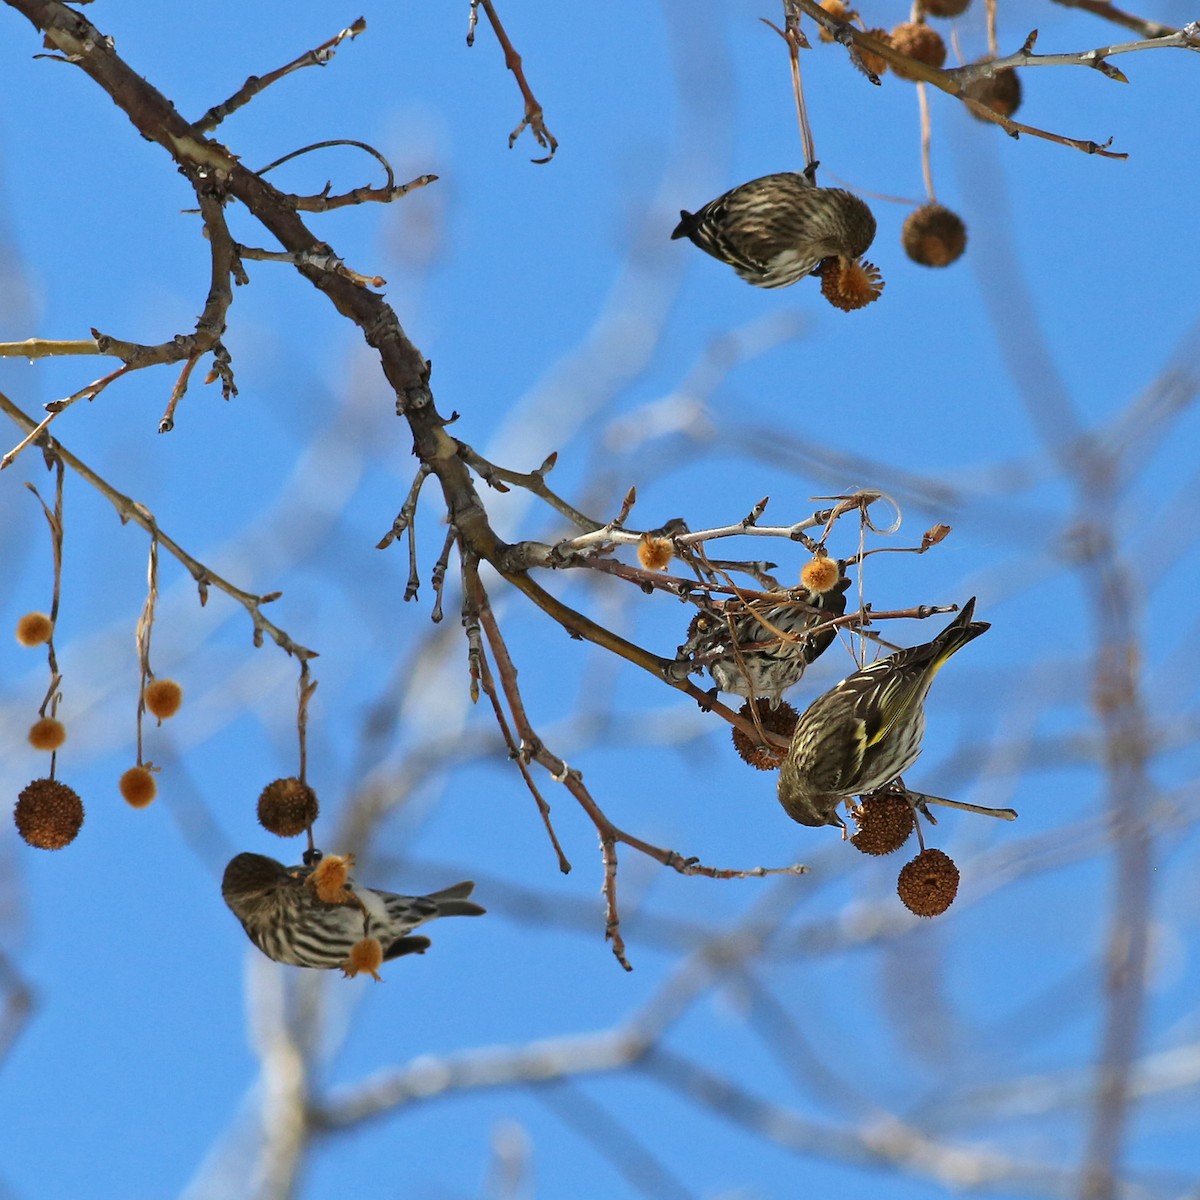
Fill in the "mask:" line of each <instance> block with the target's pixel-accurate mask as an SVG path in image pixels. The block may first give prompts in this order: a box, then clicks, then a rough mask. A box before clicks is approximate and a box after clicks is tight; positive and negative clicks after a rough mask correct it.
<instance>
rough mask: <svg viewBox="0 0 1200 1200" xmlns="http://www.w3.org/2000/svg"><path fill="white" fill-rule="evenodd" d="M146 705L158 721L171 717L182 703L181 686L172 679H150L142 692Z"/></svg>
mask: <svg viewBox="0 0 1200 1200" xmlns="http://www.w3.org/2000/svg"><path fill="white" fill-rule="evenodd" d="M142 695H143V696H144V697H145V700H146V707H147V708H148V709H149V710H150V712H151V713H153V714H154V716H156V717H157V718H158V719H159V720H160V721H165V720H166V719H167V718H168V717H173V716H174V715H175V714H176V713H177V712H178V711H179V706H180V705H181V704H182V703H183V688H181V687H180V686H179V684H177V683H176V682H175V680H173V679H152V680H151V681H150V682H149V683H148V684H146V690H145V692H143V693H142Z"/></svg>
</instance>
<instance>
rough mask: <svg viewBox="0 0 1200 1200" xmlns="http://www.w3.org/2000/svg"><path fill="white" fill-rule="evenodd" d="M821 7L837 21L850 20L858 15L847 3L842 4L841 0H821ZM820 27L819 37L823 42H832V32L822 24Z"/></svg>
mask: <svg viewBox="0 0 1200 1200" xmlns="http://www.w3.org/2000/svg"><path fill="white" fill-rule="evenodd" d="M821 7H822V8H823V9H824V10H825V11H826V12H827V13H828V14H829V15H830V16H831V17H836V18H837V19H838V20H839V21H852V20H854V18H855V17H857V16H858V13H856V12H855V11H854V9H852V8H850V7H849V6H848V5H846V4H843V3H842V0H821ZM818 28H819V29H820V38H821V41H823V42H832V41H833V34H832V33H830V32H829V30H828V29H826V28H825V26H824V25H821V26H819V27H818Z"/></svg>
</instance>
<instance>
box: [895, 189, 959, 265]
mask: <svg viewBox="0 0 1200 1200" xmlns="http://www.w3.org/2000/svg"><path fill="white" fill-rule="evenodd" d="M900 242H901V245H903V247H904V253H905V254H907V255H908V257H909V258H911V259H912V260H913V262H915V263H920V264H921V266H923V267H948V266H949V265H950V264H951V263H952V262H954V261H955V260H956V259H959V258H961V257H962V253H963V251H964V250H965V249H966V248H967V227H966V225H964V224H963V221H962V218H961V217H960V216H958V215H957V213H953V212H951V211H950V209H948V208H945V207H944V206H942V205H941V204H933V203H930V204H923V205H922V206H921V207H920V208H918V209H915V210H914V211H913V212H911V213H909V214H908V216H907V217H906V218H905V219H904V225H903V226H902V227H901V229H900Z"/></svg>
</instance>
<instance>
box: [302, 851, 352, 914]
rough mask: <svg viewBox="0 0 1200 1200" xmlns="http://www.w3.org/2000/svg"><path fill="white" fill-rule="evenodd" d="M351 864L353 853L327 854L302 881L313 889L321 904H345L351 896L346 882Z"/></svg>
mask: <svg viewBox="0 0 1200 1200" xmlns="http://www.w3.org/2000/svg"><path fill="white" fill-rule="evenodd" d="M353 865H354V855H353V854H327V855H325V857H324V858H323V859H321V861H320V862H319V863H318V864H317V869H316V870H315V871H314V872H313V873H312V874H311V875H310V876H309V877H308V878H307V879H306V880H305V881H304V882H305V883H307V884H308V886H309V887H311V888H313V889H315V891H316V893H317V899H318V900H320V901H321V903H322V904H346V903H348V902H349V901H350V899H351V896H352V894H351V892H350V890H349V888H347V887H346V884H347V883H348V882H349V879H350V868H351V867H352V866H353Z"/></svg>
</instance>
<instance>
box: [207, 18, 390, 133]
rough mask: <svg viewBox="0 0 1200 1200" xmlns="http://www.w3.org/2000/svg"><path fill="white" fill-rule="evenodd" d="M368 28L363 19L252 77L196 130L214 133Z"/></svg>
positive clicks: (210, 110)
mask: <svg viewBox="0 0 1200 1200" xmlns="http://www.w3.org/2000/svg"><path fill="white" fill-rule="evenodd" d="M366 28H367V22H366V21H365V20H364V19H363V18H362V17H359V18H358V20H357V21H355V22H354V24H353V25H351V26H349V27H348V28H346V29H343V30H342V31H341V33H338V34H335V35H334V36H333V37H331V38H330V39H329V40H328V41H327V42H322V43H321V44H320V45H319V46H317V47H315V48H314V49H312V50H306V51H305V52H304V53H303V54H301V55H300V57H299V58H294V59H292V61H291V62H290V63H287V64H286V65H285V66H282V67H278V68H276V69H275V70H274V71H268V72H267V74H265V75H251V76H250V77H249V78H248V79H247V80H246V82H245V83H243V84H242V86H241V87H240V88H238V90H237V91H236V92H234V93H233V95H232V96H230V97H229V99H228V100H223V101H221V103H220V104H214V105H213V107H212V108H210V109H209V110H208V112H206V113H205V114H204V116H202V117H201V118H200V119H199V120H198V121H197V122H196V123H195V128H196V129H197V131H199V132H200V133H210V132H211V131H212V130H214V129H216V127H217V126H218V125H220V123H221V122H222V121H223V120H224V119H225V118H226V117H227V116H229V115H230V113H234V112H237V110H238V109H239V108H242V107H243V106H244V105H246V104H249V103H250V101H251V100H253V99H254V97H255V96H257V95H258V94H259V93H260V92H262V91H265V90H266V89H267V88H269V87H270V86H271V84H273V83H276V82H277V81H278V80H280V79H282V78H283V77H284V76H285V75H290V74H291V73H292V72H293V71H299V70H301V69H302V68H303V67H323V66H325V65H326V64H327V63H328V62H329V61H330V59H332V58H333V56H334V54H335V52H336V51H337V48H338V46H340V45H341V44H342V42H344V41H345V40H346V38H356V37H358V35H359V34H360V33H362V32H363V31H364V30H365V29H366Z"/></svg>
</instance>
